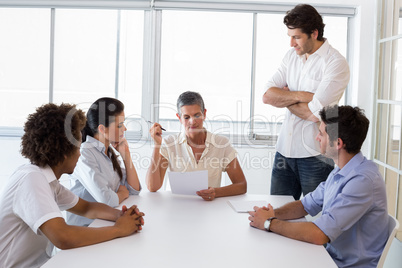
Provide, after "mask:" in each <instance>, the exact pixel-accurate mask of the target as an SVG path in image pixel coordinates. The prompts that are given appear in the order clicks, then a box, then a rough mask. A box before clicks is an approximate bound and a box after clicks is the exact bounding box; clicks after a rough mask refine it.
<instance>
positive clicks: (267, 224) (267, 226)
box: [264, 217, 276, 232]
mask: <svg viewBox="0 0 402 268" xmlns="http://www.w3.org/2000/svg"><path fill="white" fill-rule="evenodd" d="M273 219H276V217H271V218H269V219H268V220H266V221H265V222H264V228H265V230H267V231H268V232H271V231H270V230H269V227H270V226H271V221H272V220H273Z"/></svg>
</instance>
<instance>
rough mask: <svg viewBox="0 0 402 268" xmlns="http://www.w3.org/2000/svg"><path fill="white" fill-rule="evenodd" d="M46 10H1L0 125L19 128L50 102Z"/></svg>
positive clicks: (47, 17)
mask: <svg viewBox="0 0 402 268" xmlns="http://www.w3.org/2000/svg"><path fill="white" fill-rule="evenodd" d="M49 29H50V10H49V9H22V8H20V9H11V8H2V9H0V36H1V42H0V58H1V60H0V81H1V82H0V95H1V99H0V125H1V126H10V127H22V126H23V124H24V122H25V121H26V118H27V116H28V114H31V113H33V112H34V111H35V108H36V107H38V106H41V105H42V104H43V103H47V102H48V101H49V58H50V56H49V55H50V53H49V47H50V34H49Z"/></svg>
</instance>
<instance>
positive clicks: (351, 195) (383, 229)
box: [302, 153, 388, 268]
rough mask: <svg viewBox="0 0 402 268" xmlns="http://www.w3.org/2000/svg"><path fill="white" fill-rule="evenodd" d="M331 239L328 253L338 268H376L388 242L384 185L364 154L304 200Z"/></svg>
mask: <svg viewBox="0 0 402 268" xmlns="http://www.w3.org/2000/svg"><path fill="white" fill-rule="evenodd" d="M302 204H303V206H304V209H305V210H306V212H307V213H309V214H310V215H312V216H315V215H317V214H318V213H319V212H320V211H322V215H321V217H319V218H318V219H316V220H315V221H314V224H315V225H317V226H318V228H320V229H321V230H322V231H323V232H324V233H325V234H326V235H327V236H328V237H329V239H330V242H329V243H328V244H327V251H328V253H329V254H330V255H331V257H332V258H333V259H334V261H335V262H336V264H337V265H338V266H339V267H364V268H367V267H377V263H378V261H379V259H380V256H381V253H382V251H383V249H384V246H385V243H386V241H387V239H388V211H387V197H386V191H385V183H384V180H383V179H382V177H381V175H380V173H379V171H378V168H377V166H376V165H375V164H374V163H373V162H372V161H369V160H367V159H366V158H365V157H364V156H363V155H362V153H358V154H357V155H355V156H354V157H353V158H352V159H351V160H350V161H349V162H348V163H347V164H346V165H345V166H344V167H343V168H342V169H339V167H336V168H335V169H334V170H333V171H332V172H331V174H330V175H329V176H328V179H327V181H325V182H322V183H321V184H320V185H319V186H318V187H317V189H316V190H315V191H313V192H311V193H309V194H308V195H306V196H305V197H304V198H303V199H302Z"/></svg>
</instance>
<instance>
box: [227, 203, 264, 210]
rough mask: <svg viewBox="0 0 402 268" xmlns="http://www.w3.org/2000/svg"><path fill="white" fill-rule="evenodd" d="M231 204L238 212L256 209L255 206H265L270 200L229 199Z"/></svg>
mask: <svg viewBox="0 0 402 268" xmlns="http://www.w3.org/2000/svg"><path fill="white" fill-rule="evenodd" d="M228 204H229V206H231V207H232V208H233V209H234V210H235V211H236V212H249V211H254V209H253V207H254V206H257V207H263V206H267V205H268V201H265V200H254V201H236V200H229V201H228Z"/></svg>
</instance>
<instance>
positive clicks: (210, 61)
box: [0, 0, 354, 145]
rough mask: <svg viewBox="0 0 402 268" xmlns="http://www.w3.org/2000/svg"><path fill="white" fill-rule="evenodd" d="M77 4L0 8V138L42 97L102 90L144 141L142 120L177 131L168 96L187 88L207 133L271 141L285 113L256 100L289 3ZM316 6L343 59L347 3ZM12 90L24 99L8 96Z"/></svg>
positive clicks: (282, 37) (85, 101)
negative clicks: (120, 105) (199, 100)
mask: <svg viewBox="0 0 402 268" xmlns="http://www.w3.org/2000/svg"><path fill="white" fill-rule="evenodd" d="M77 3H78V2H76V1H64V2H63V5H62V7H61V6H59V5H61V4H60V3H57V2H55V3H52V4H51V5H50V4H49V7H48V8H43V3H41V1H38V2H36V1H32V2H31V4H32V5H31V7H30V8H22V7H21V8H0V12H1V14H2V16H1V18H0V20H1V22H3V23H2V24H1V25H2V26H0V33H1V34H2V36H3V40H5V41H4V42H2V43H1V44H0V51H2V52H0V53H2V61H1V63H0V77H1V78H2V80H1V82H2V83H0V91H1V93H2V100H1V102H2V106H1V109H2V111H3V113H2V115H1V117H0V135H5V134H4V133H6V135H7V131H5V129H6V130H7V128H11V127H18V128H19V129H22V125H23V122H24V121H25V118H26V115H27V114H29V113H31V112H33V110H34V108H35V107H37V106H40V105H41V104H43V103H46V102H49V101H51V102H56V103H60V102H72V103H76V104H78V106H79V108H82V109H84V110H86V109H87V108H88V107H89V105H90V104H91V103H92V102H93V101H95V100H96V99H97V98H99V97H103V96H111V97H117V98H119V99H120V100H122V101H123V102H124V104H125V107H126V116H127V117H128V120H127V122H126V123H127V127H128V129H129V131H128V133H127V134H128V135H127V136H128V138H129V139H140V138H145V137H147V133H148V129H147V128H148V127H149V126H148V125H147V124H146V123H145V121H146V120H155V121H160V122H161V123H162V124H163V125H164V126H165V125H166V128H167V129H168V130H169V131H173V132H175V131H180V124H179V122H178V120H177V119H176V116H175V114H176V107H175V104H176V99H177V97H178V96H179V94H180V93H182V92H184V91H186V90H193V91H198V92H200V93H201V94H202V96H203V97H204V99H205V103H206V108H207V110H208V112H207V121H206V127H207V128H208V129H209V130H210V131H213V132H215V133H220V134H224V135H228V136H229V137H231V138H232V141H233V142H235V143H240V144H241V143H246V144H248V145H250V144H251V143H258V140H260V141H261V142H260V143H263V144H266V143H267V140H268V139H270V141H269V142H270V143H269V144H270V145H274V143H275V139H272V137H275V136H276V135H277V134H278V132H279V129H280V125H281V122H282V120H283V119H284V111H285V109H276V108H273V107H271V106H269V105H264V104H263V103H262V101H261V96H262V94H263V90H264V84H265V83H266V81H267V80H268V79H269V78H270V77H271V76H272V74H273V72H275V70H276V68H277V67H278V66H279V64H280V62H281V60H282V57H283V56H284V54H285V53H286V51H287V50H288V49H289V45H288V44H289V40H288V37H287V35H286V27H285V26H284V25H283V23H282V20H283V16H284V13H285V11H286V10H289V9H290V8H291V7H292V6H293V5H290V4H284V5H277V4H269V3H267V4H263V5H261V4H256V3H243V4H239V3H236V2H233V3H232V2H227V3H218V2H202V1H201V2H195V1H187V2H183V1H178V2H175V1H173V2H166V1H158V0H157V1H153V2H152V4H153V8H150V6H151V2H146V1H121V2H116V1H85V3H82V4H83V5H82V6H77ZM35 5H37V7H38V8H35ZM121 5H123V6H121ZM39 7H40V8H39ZM84 7H85V8H84ZM132 8H136V9H138V10H133V9H132ZM318 9H319V8H318ZM322 10H323V11H324V12H321V11H320V10H319V11H320V12H321V13H323V14H325V15H324V22H325V23H326V24H327V26H326V29H325V35H324V36H326V37H328V39H329V40H330V43H331V44H332V45H333V46H334V47H335V48H336V49H338V50H339V51H340V52H341V53H342V54H344V55H346V50H347V41H348V40H347V31H348V24H347V23H348V17H349V16H353V14H354V9H353V8H333V9H331V8H328V7H322ZM334 15H336V16H334ZM5 25H7V26H5ZM143 68H144V70H143ZM21 94H23V95H24V98H23V99H21V98H19V99H20V101H19V102H15V101H14V102H13V100H14V99H16V98H17V96H21ZM25 97H26V98H25ZM153 106H156V107H158V108H159V110H158V112H157V113H154V115H153V114H152V113H153V111H152V110H151V111H148V107H151V109H152V107H153ZM6 114H7V115H8V114H12V116H6ZM20 133H21V132H19V133H18V135H20ZM130 133H131V134H130ZM18 135H17V136H18ZM254 139H256V140H257V141H254ZM250 141H251V143H250Z"/></svg>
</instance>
